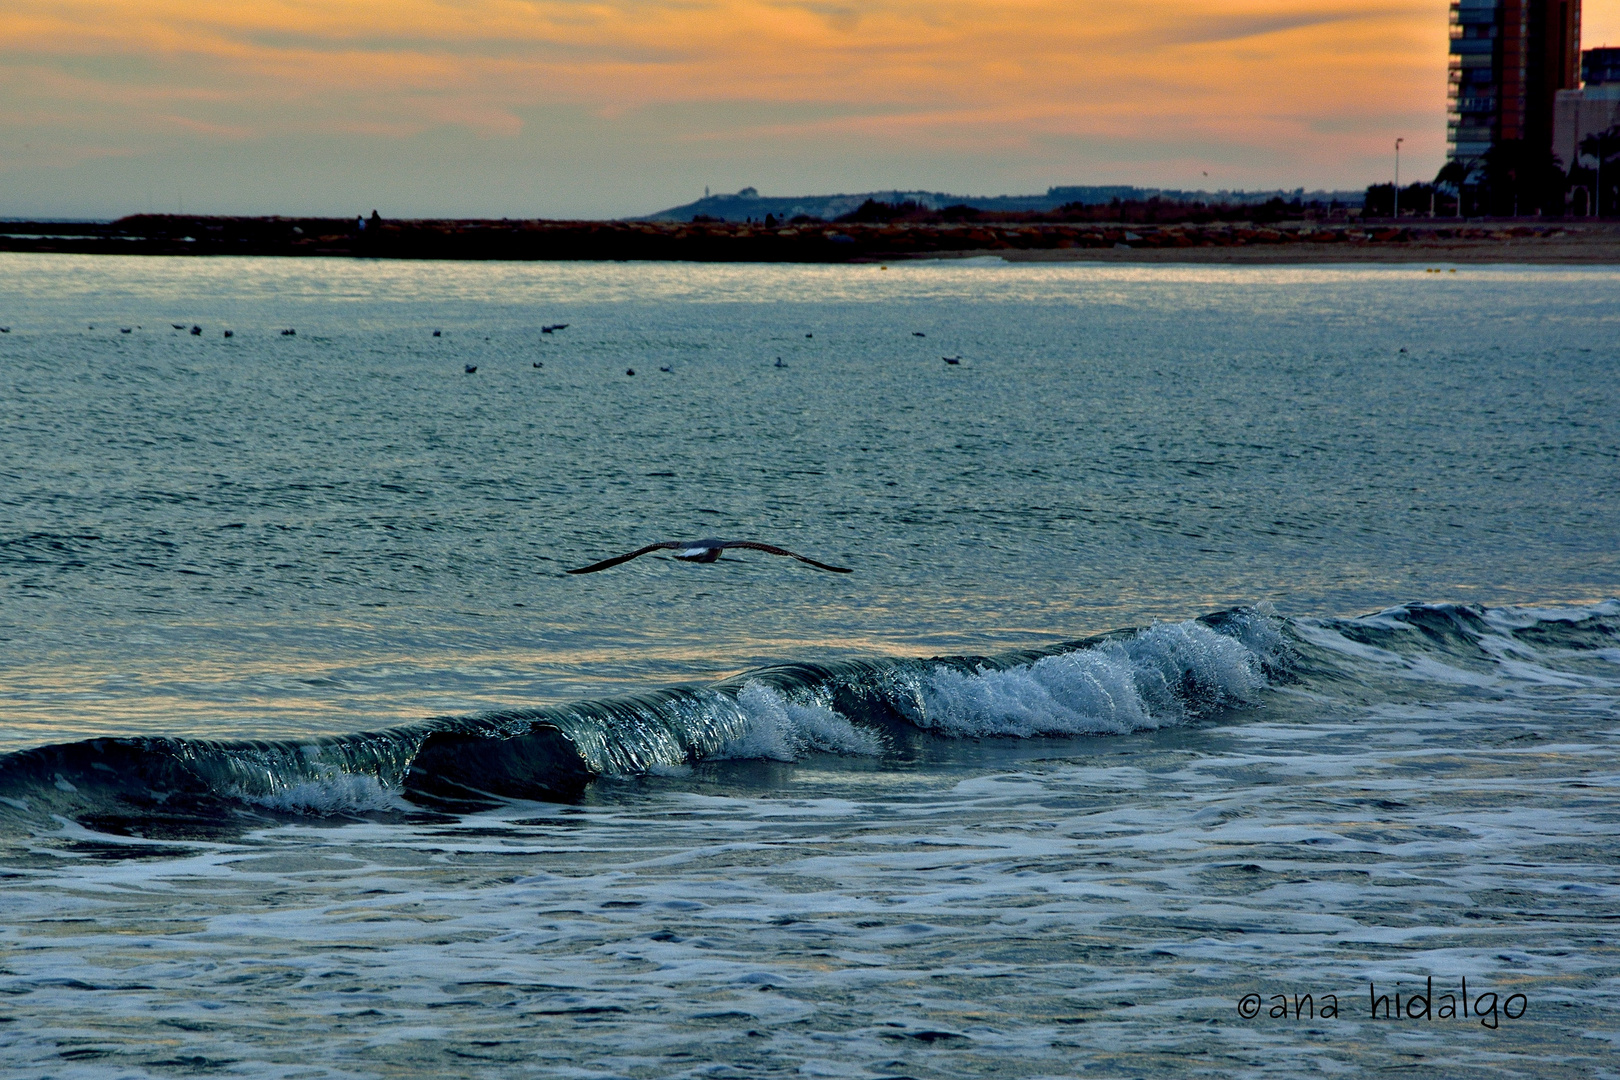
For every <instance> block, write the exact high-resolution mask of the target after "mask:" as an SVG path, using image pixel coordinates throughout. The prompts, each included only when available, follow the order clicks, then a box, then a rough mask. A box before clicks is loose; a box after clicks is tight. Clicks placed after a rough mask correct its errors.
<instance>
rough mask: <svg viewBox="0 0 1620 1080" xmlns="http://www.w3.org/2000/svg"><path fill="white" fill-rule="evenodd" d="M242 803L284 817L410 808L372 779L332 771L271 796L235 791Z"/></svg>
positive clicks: (287, 785) (372, 777) (280, 788)
mask: <svg viewBox="0 0 1620 1080" xmlns="http://www.w3.org/2000/svg"><path fill="white" fill-rule="evenodd" d="M233 794H234V795H235V796H236V797H237V798H240V799H242V800H243V801H244V802H249V803H253V804H254V805H256V806H262V807H264V808H265V809H267V810H278V811H280V812H282V813H286V814H313V815H320V816H325V815H329V814H344V813H354V812H357V811H366V810H401V809H408V808H409V804H408V803H406V802H405V801H404V800H403V799H401V798H400V796H399V794H398V793H397V792H395V791H393V790H392V789H391V788H389V787H387V786H386V785H384V784H383V782H382V781H381V780H379V779H377V777H375V776H366V775H362V774H357V773H346V772H338V771H335V770H334V771H333V772H331V773H329V774H326V775H323V776H312V777H309V778H307V779H304V780H300V781H297V782H295V783H289V784H286V785H283V786H279V787H277V788H276V789H275V790H274V791H270V792H247V791H236V792H233Z"/></svg>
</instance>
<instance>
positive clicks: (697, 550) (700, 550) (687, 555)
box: [568, 537, 854, 574]
mask: <svg viewBox="0 0 1620 1080" xmlns="http://www.w3.org/2000/svg"><path fill="white" fill-rule="evenodd" d="M726 548H746V549H748V550H749V551H763V552H765V553H766V554H769V555H786V556H787V557H788V558H790V559H798V560H799V561H800V562H803V563H809V564H810V565H811V566H814V567H815V568H816V569H818V570H830V571H832V572H833V573H835V574H852V573H854V571H853V570H851V569H849V568H848V567H847V566H828V565H827V564H826V563H819V562H816V560H814V559H810V558H806V557H805V556H803V555H800V554H798V553H797V552H793V551H789V550H788V549H787V548H779V547H773V546H772V545H770V544H760V543H756V542H755V541H753V540H716V539H714V538H713V537H710V538H709V539H707V540H693V541H690V542H688V541H685V540H663V541H660V542H659V543H656V544H648V545H647V546H646V547H644V548H637V549H636V550H635V551H632V552H629V553H628V554H625V555H615V556H614V557H613V558H611V559H603V560H602V561H601V562H599V563H592V564H591V565H589V566H582V567H580V568H579V569H578V570H570V571H568V573H570V574H594V573H596V572H597V571H598V570H606V569H608V568H609V567H610V566H618V565H619V564H620V563H623V562H629V561H630V560H631V559H635V558H640V557H641V556H642V555H646V554H647V553H648V552H652V551H662V550H664V549H669V550H671V551H674V552H675V557H676V558H677V559H681V560H683V561H685V562H701V563H711V562H714V561H715V560H716V559H718V558H719V557H720V553H721V552H722V551H724V550H725V549H726Z"/></svg>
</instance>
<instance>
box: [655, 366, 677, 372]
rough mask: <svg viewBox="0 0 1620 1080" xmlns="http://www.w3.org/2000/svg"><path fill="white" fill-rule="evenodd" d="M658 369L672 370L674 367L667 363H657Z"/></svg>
mask: <svg viewBox="0 0 1620 1080" xmlns="http://www.w3.org/2000/svg"><path fill="white" fill-rule="evenodd" d="M658 370H659V371H674V370H675V369H674V368H672V367H670V366H669V365H668V364H659V365H658Z"/></svg>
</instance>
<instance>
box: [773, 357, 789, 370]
mask: <svg viewBox="0 0 1620 1080" xmlns="http://www.w3.org/2000/svg"><path fill="white" fill-rule="evenodd" d="M775 366H776V367H787V365H786V364H784V363H782V358H781V357H780V356H778V357H777V358H776V364H775Z"/></svg>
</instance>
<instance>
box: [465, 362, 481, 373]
mask: <svg viewBox="0 0 1620 1080" xmlns="http://www.w3.org/2000/svg"><path fill="white" fill-rule="evenodd" d="M477 370H478V365H477V364H468V365H467V374H469V375H472V374H474V373H475V372H476V371H477Z"/></svg>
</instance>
